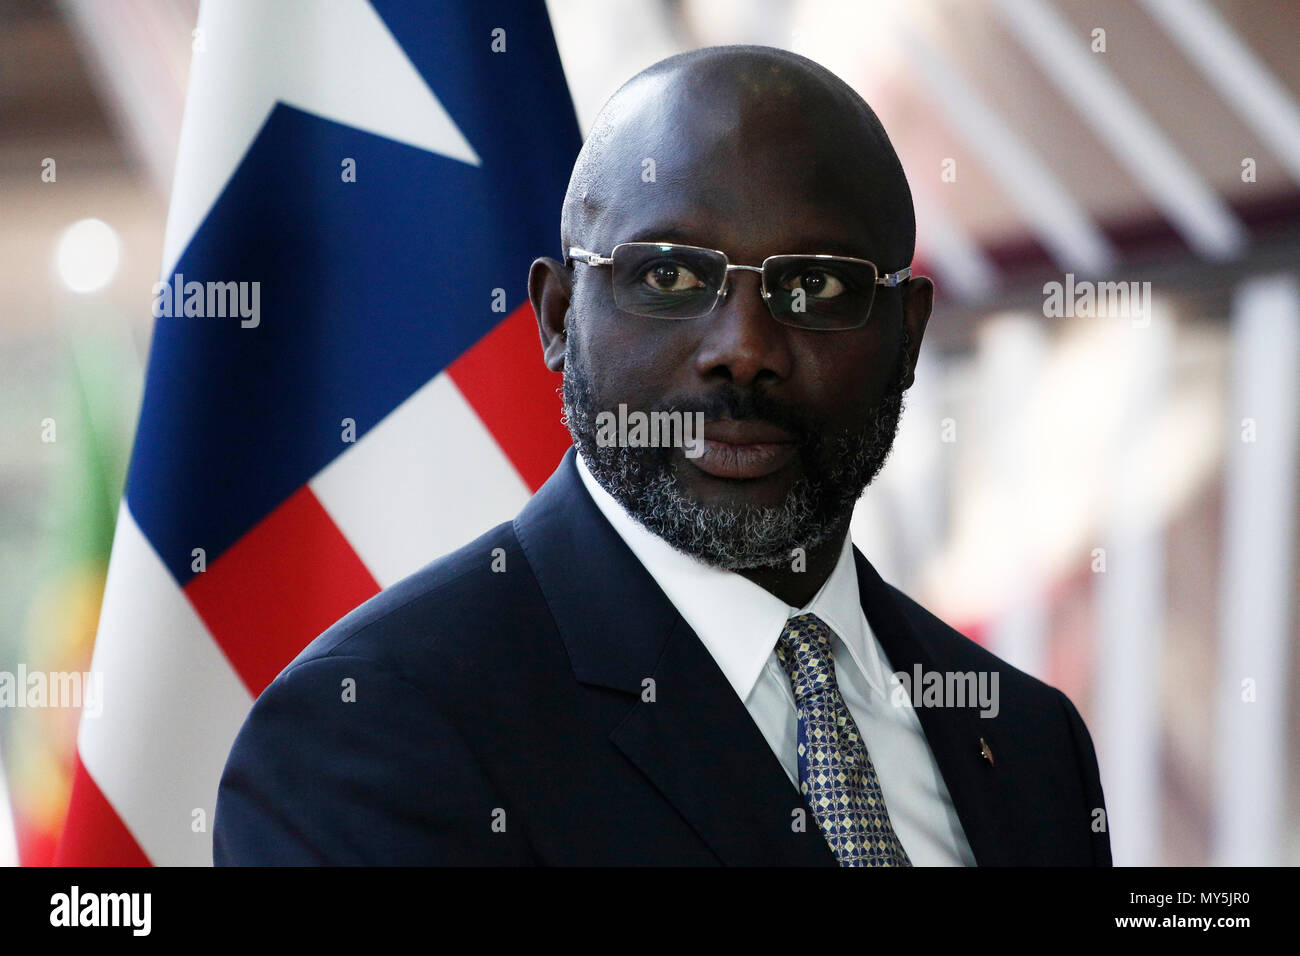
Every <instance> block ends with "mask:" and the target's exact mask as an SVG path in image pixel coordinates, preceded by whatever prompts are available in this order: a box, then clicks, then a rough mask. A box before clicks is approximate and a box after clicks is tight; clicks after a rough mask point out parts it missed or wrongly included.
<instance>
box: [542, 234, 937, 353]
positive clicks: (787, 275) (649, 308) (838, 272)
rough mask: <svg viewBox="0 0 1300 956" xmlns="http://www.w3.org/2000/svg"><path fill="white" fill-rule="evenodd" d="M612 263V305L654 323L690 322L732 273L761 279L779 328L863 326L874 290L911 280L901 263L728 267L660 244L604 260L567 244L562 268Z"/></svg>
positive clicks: (639, 245) (628, 245) (720, 258)
mask: <svg viewBox="0 0 1300 956" xmlns="http://www.w3.org/2000/svg"><path fill="white" fill-rule="evenodd" d="M571 261H576V262H581V263H583V264H584V265H587V266H612V267H613V276H614V303H615V304H616V305H617V306H618V307H619V308H620V309H622V310H623V311H624V312H630V313H632V314H633V315H648V316H653V317H654V318H658V319H696V318H699V317H700V316H704V315H708V314H709V313H710V312H712V311H713V310H714V309H715V308H717V306H718V303H719V302H721V301H722V300H724V299H725V298H726V297H727V291H728V282H727V279H728V277H729V276H730V274H731V272H732V270H733V269H743V270H745V271H747V272H757V273H758V274H759V275H760V276H762V293H763V301H765V302H766V303H767V307H768V310H769V311H771V313H772V317H773V318H774V319H776V320H777V321H778V322H780V323H781V324H782V325H790V326H794V327H795V328H799V329H817V330H821V331H837V330H841V329H856V328H860V327H861V326H863V325H864V324H866V321H867V316H868V315H870V314H871V304H872V302H873V300H874V299H875V296H876V287H877V286H882V285H883V286H885V287H887V288H891V289H892V288H894V287H896V286H897V285H899V284H900V283H901V282H904V281H906V280H907V279H910V278H911V276H912V267H911V266H908V267H906V268H904V269H900V270H899V271H897V272H891V273H889V274H888V275H883V276H882V275H880V270H878V269H877V268H876V265H875V263H873V262H868V261H867V260H866V259H854V258H851V257H849V256H827V255H791V256H768V257H767V258H766V259H764V260H763V264H762V265H761V266H738V265H732V264H731V263H730V262H729V261H728V260H727V256H726V254H725V253H722V252H719V251H718V250H717V249H704V248H701V247H700V246H682V245H677V244H675V243H665V242H621V243H619V244H618V245H616V246H615V247H614V249H613V251H611V252H610V254H609V256H607V257H606V256H602V255H599V254H597V253H594V252H588V251H587V250H586V249H579V248H578V247H577V246H573V247H571V248H570V249H569V254H568V256H566V257H565V260H564V264H565V266H566V267H570V268H571V266H570V262H571Z"/></svg>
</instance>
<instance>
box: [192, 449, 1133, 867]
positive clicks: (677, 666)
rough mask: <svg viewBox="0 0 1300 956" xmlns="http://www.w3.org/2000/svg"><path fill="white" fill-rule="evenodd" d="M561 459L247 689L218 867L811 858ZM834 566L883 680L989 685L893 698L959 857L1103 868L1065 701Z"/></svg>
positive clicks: (726, 691)
mask: <svg viewBox="0 0 1300 956" xmlns="http://www.w3.org/2000/svg"><path fill="white" fill-rule="evenodd" d="M574 454H575V453H574V451H573V449H570V450H569V451H568V452H567V453H566V455H565V457H564V460H563V461H562V462H561V464H560V466H559V468H558V469H557V470H556V472H555V474H554V475H552V476H551V478H550V479H549V480H548V481H547V482H546V484H545V485H544V486H543V487H542V488H541V489H540V490H539V491H538V492H537V494H536V495H535V496H534V497H533V498H532V500H531V501H530V502H529V503H528V505H527V506H526V507H525V508H524V509H523V511H521V512H520V514H519V516H518V517H517V518H516V519H515V520H514V521H512V522H507V523H505V524H501V525H499V526H497V527H495V528H493V529H492V530H490V531H489V532H487V533H486V534H484V535H483V536H482V537H480V538H478V539H477V540H476V541H473V542H471V543H470V544H468V545H466V546H465V547H463V548H461V549H460V550H458V551H456V552H454V553H452V554H449V555H447V556H446V557H443V558H440V559H439V560H437V561H434V562H433V563H432V564H430V565H428V566H427V567H425V568H424V569H423V570H421V571H418V572H417V573H415V574H413V575H412V576H410V577H408V578H407V579H405V580H404V581H401V582H400V583H398V584H396V585H394V586H392V587H390V588H388V589H386V590H384V591H383V592H382V593H381V594H379V595H376V596H375V597H374V598H373V599H371V600H370V601H367V602H366V603H365V604H363V605H362V606H361V607H359V608H357V609H356V610H355V611H353V612H352V613H350V614H348V615H347V616H346V617H344V618H343V619H342V620H340V621H339V622H338V623H336V624H335V625H334V626H333V627H331V628H330V629H329V630H328V631H326V632H325V633H324V634H322V635H321V636H320V637H318V638H317V639H316V640H315V641H313V642H312V643H311V644H310V645H309V646H308V647H307V648H306V649H305V650H304V651H303V652H302V653H301V654H300V655H299V656H298V657H297V658H296V659H295V660H294V661H293V662H292V663H291V664H290V665H289V666H288V667H287V668H286V669H285V670H284V671H283V672H282V673H281V674H280V675H279V676H278V677H277V678H276V679H275V681H274V682H273V683H272V684H271V685H270V686H269V687H267V689H266V690H265V691H264V692H263V693H262V695H261V696H260V697H259V698H258V699H257V702H256V704H255V705H254V706H253V709H252V711H251V713H250V714H249V716H248V719H247V721H246V722H245V724H244V726H243V729H242V730H241V731H240V733H239V736H238V738H237V739H236V741H235V744H234V748H233V749H232V751H231V753H230V758H229V760H228V762H227V764H226V768H225V772H224V774H223V776H222V779H221V786H220V791H219V795H218V800H217V809H216V816H215V822H214V834H213V855H214V859H215V862H216V863H217V864H219V865H220V864H237V865H244V864H506V865H513V864H571V865H584V864H588V865H625V864H680V865H697V864H704V865H709V864H713V865H716V864H741V865H744V864H754V865H762V864H777V865H806V866H834V865H836V860H835V858H834V856H833V855H832V853H831V851H830V849H829V848H828V847H827V845H826V843H825V841H824V840H823V839H822V837H821V834H820V831H819V830H818V828H817V825H816V823H815V821H814V819H813V818H812V816H811V814H804V815H802V816H803V817H804V819H805V820H806V823H807V826H806V827H803V828H801V827H799V826H796V825H794V821H796V820H797V819H798V818H799V816H801V815H800V814H798V813H797V812H796V811H799V810H803V809H805V807H806V805H805V804H804V802H803V798H802V797H801V796H800V794H799V793H798V792H797V791H796V790H795V789H794V788H793V787H792V786H791V784H790V780H789V778H788V777H787V776H786V774H785V772H784V770H783V769H782V767H781V764H780V763H779V762H778V760H777V759H776V757H775V756H774V755H773V753H772V751H771V749H770V748H769V746H768V744H767V741H766V739H765V738H764V737H763V735H762V733H761V732H760V730H759V729H758V727H757V726H756V725H755V724H754V721H753V720H752V719H751V718H750V716H749V713H748V712H747V711H746V710H745V706H744V704H743V703H742V702H741V701H740V699H739V698H738V697H737V696H736V693H735V691H734V690H733V689H732V687H731V685H730V684H728V683H727V679H726V678H725V677H724V676H723V674H722V672H721V670H719V668H718V666H717V664H716V663H715V662H714V660H713V658H712V657H711V656H710V655H709V652H708V651H707V650H706V649H705V647H704V645H703V644H702V643H701V642H700V640H699V638H698V637H696V635H695V633H694V632H693V631H692V630H691V628H690V627H689V626H688V625H687V624H686V622H685V621H684V620H683V618H682V616H681V615H680V614H679V613H678V612H677V610H676V608H675V607H674V606H673V605H672V603H671V602H670V601H669V600H668V598H667V597H666V596H665V595H664V593H663V592H662V591H661V590H660V589H659V586H658V585H657V584H656V583H655V581H654V579H653V578H652V577H651V576H650V575H649V573H648V572H647V571H646V570H645V569H644V568H643V567H642V565H641V564H640V562H639V561H638V560H637V559H636V557H635V556H634V555H633V554H632V552H631V551H630V550H629V549H628V548H627V546H626V545H625V544H624V543H623V540H622V539H621V538H620V537H619V536H618V534H617V533H616V532H615V531H614V529H613V528H612V527H611V526H610V524H609V522H608V521H606V519H605V517H604V516H603V515H602V514H601V513H600V511H599V509H598V508H597V507H596V505H595V502H593V501H592V499H591V497H590V495H589V494H588V493H587V491H586V489H585V488H584V487H583V486H582V482H581V479H580V477H579V475H578V473H577V469H576V467H575V464H574ZM497 549H500V550H499V551H498V550H497ZM494 557H495V558H496V559H497V560H496V562H495V563H496V565H497V567H498V568H499V567H500V566H501V560H502V559H503V560H504V570H503V571H500V570H496V571H494V570H493V564H494ZM854 557H855V559H856V561H857V573H858V581H859V586H860V589H861V593H862V607H863V610H864V612H865V613H866V617H867V620H868V622H869V623H870V625H871V628H872V631H873V632H874V633H875V635H876V637H877V638H878V639H879V641H880V643H881V646H882V647H883V648H884V650H885V653H886V655H887V656H888V658H889V661H890V663H891V664H892V666H893V668H894V669H895V670H896V671H906V672H907V673H909V674H910V673H913V669H914V666H915V665H917V664H919V665H921V667H922V669H923V672H929V671H937V672H947V671H963V672H966V671H971V672H976V673H978V672H981V671H985V672H993V671H996V672H998V674H999V690H1000V701H999V706H1000V709H999V712H998V713H997V715H996V717H991V718H984V717H981V716H980V713H979V708H978V706H972V707H969V708H964V709H963V708H952V707H949V708H933V707H929V708H927V707H918V708H917V716H918V717H919V719H920V722H921V726H922V728H923V729H924V731H925V735H926V738H927V740H928V741H929V745H930V748H931V749H932V751H933V752H934V756H935V758H936V760H937V762H938V765H939V768H940V770H941V772H942V774H943V779H944V782H945V783H946V784H947V787H948V791H949V793H950V794H951V795H952V800H953V804H954V806H955V808H956V811H957V815H958V817H959V819H960V820H961V824H962V827H963V829H964V830H965V833H966V838H967V840H968V841H969V843H970V847H971V850H972V851H973V852H974V854H975V859H976V861H977V862H978V864H979V865H981V866H999V865H1041V864H1065V865H1077V866H1092V865H1109V864H1110V862H1111V856H1110V843H1109V839H1108V837H1107V834H1106V832H1105V829H1104V809H1103V806H1104V805H1103V801H1102V791H1101V782H1100V780H1099V777H1098V772H1097V761H1096V756H1095V754H1094V752H1093V747H1092V741H1091V740H1090V738H1089V736H1088V731H1087V730H1086V728H1085V727H1084V724H1083V721H1082V720H1081V719H1080V717H1079V714H1078V712H1077V711H1076V710H1075V708H1074V706H1073V705H1072V704H1071V703H1070V701H1069V700H1068V699H1067V698H1066V697H1065V695H1064V694H1062V693H1061V692H1060V691H1058V690H1055V689H1053V688H1052V687H1049V686H1048V685H1046V684H1043V683H1042V682H1040V681H1038V680H1035V679H1034V678H1032V677H1029V676H1028V675H1026V674H1024V673H1022V672H1020V671H1018V670H1016V669H1014V668H1012V667H1011V666H1009V665H1008V664H1006V663H1004V662H1003V661H1001V660H999V659H998V658H996V657H994V656H993V655H992V654H990V653H989V652H988V651H986V650H984V649H983V648H981V647H980V646H979V645H977V644H975V643H974V642H972V641H970V640H968V639H967V638H965V637H963V636H962V635H961V634H959V633H958V632H957V631H955V630H953V629H952V628H950V627H948V626H947V625H946V624H944V623H943V622H942V621H940V620H939V619H938V618H936V617H934V616H933V615H931V614H930V613H928V612H927V611H925V610H924V609H923V608H921V607H920V606H919V605H918V604H916V603H915V602H914V601H912V600H911V599H910V598H908V597H907V596H906V595H904V594H903V593H902V592H900V591H898V590H897V589H895V588H894V587H892V586H890V585H888V584H886V583H885V582H884V581H883V580H881V578H880V576H879V575H878V574H877V573H876V571H875V569H874V568H872V566H871V565H870V564H869V563H868V562H867V560H866V558H864V557H863V556H862V554H861V553H860V552H858V551H857V550H856V549H855V551H854ZM647 678H652V679H653V681H654V685H653V687H654V693H653V700H647V699H643V698H645V697H650V696H651V695H649V694H643V690H644V688H645V687H646V686H647V685H646V684H645V683H644V682H645V681H646V680H647ZM349 689H350V692H349ZM349 697H354V698H355V699H352V700H349V699H347V698H349ZM981 740H982V741H983V743H984V744H986V745H987V747H988V749H989V751H990V752H991V753H992V754H993V762H992V763H990V762H989V761H988V760H987V759H986V758H985V757H984V756H982V753H981V751H982V745H981ZM868 746H870V741H868ZM1094 821H1097V822H1094Z"/></svg>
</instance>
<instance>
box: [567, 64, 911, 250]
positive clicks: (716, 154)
mask: <svg viewBox="0 0 1300 956" xmlns="http://www.w3.org/2000/svg"><path fill="white" fill-rule="evenodd" d="M651 211H653V212H655V213H657V215H648V213H649V212H651ZM651 220H653V221H654V223H655V225H656V226H659V227H660V229H659V231H658V233H656V234H655V235H633V233H634V232H636V224H641V225H647V226H648V225H650V221H651ZM777 223H786V224H788V227H787V228H786V229H785V231H782V229H781V227H780V226H779V225H776V224H777ZM819 224H821V225H819ZM669 225H671V226H673V227H674V228H673V232H674V234H673V235H667V234H664V228H665V227H667V226H669ZM822 227H824V231H821V230H822ZM652 231H653V230H652ZM760 235H762V236H765V237H766V238H767V239H768V240H770V241H776V242H778V243H780V242H785V243H786V244H787V245H786V246H784V247H782V248H765V249H759V248H743V249H742V248H737V245H739V246H741V247H743V246H745V242H746V239H747V237H751V236H752V237H755V238H757V237H758V236H760ZM915 237H916V224H915V219H914V214H913V209H912V198H911V192H910V191H909V189H908V186H907V179H906V177H905V176H904V174H903V170H902V166H901V165H900V164H899V161H898V156H897V154H896V153H895V152H894V148H893V146H892V145H891V144H890V142H889V137H888V136H887V135H886V134H885V131H884V128H883V127H882V126H881V124H880V121H879V119H877V117H876V115H875V113H874V112H872V110H871V108H870V107H869V106H868V105H867V104H866V102H865V101H864V100H863V99H862V97H860V96H859V95H858V94H857V93H856V92H855V91H854V90H853V89H852V88H851V87H849V86H848V84H846V83H845V82H844V81H843V80H841V79H840V78H839V77H837V76H836V75H835V74H833V73H831V72H830V71H829V70H827V69H826V68H825V67H822V66H820V65H819V64H817V63H814V62H813V61H812V60H809V59H807V58H806V57H802V56H799V55H798V54H795V53H790V52H788V51H785V50H779V49H775V48H772V47H762V46H722V47H706V48H704V49H699V50H692V51H690V52H687V53H682V54H679V55H677V56H673V57H669V58H668V59H666V60H662V61H660V62H659V63H656V64H654V65H653V66H651V67H650V68H648V69H646V70H644V71H643V72H641V73H638V74H637V75H636V76H634V77H633V78H632V79H630V80H628V82H626V83H625V84H623V86H622V87H620V88H619V89H618V91H617V92H616V93H615V94H614V95H613V96H612V97H610V99H609V101H608V102H607V103H606V104H605V105H604V107H603V108H602V109H601V111H600V113H599V115H598V116H597V117H596V121H595V123H594V124H593V127H592V130H591V133H590V135H589V136H588V138H587V140H586V142H585V143H584V145H583V147H582V150H581V152H580V153H579V155H578V159H577V161H576V163H575V164H574V169H573V175H572V177H571V179H570V181H569V188H568V191H567V193H566V195H565V202H564V209H563V212H562V219H561V241H562V243H563V246H564V248H565V250H566V251H567V249H568V248H569V247H570V246H574V245H576V246H582V247H584V248H587V249H592V250H595V251H599V252H600V253H602V254H608V252H609V249H610V248H611V246H612V245H614V244H615V243H617V242H622V241H631V240H632V239H635V238H641V239H665V240H667V239H670V238H672V239H677V240H678V241H687V242H690V241H693V242H694V244H697V245H709V246H711V247H714V248H721V249H723V251H725V252H727V253H728V254H729V255H730V256H731V257H732V261H738V262H757V261H759V260H761V259H762V258H763V257H765V256H767V255H772V254H777V253H788V252H829V253H838V254H842V255H856V256H859V257H862V258H869V259H872V260H873V261H875V262H876V263H877V265H879V266H880V267H881V268H882V270H883V271H891V270H894V269H898V268H901V267H903V266H905V265H908V264H909V263H910V262H911V261H912V255H913V250H914V245H915ZM724 242H726V243H727V244H725V245H724V244H722V243H724ZM789 243H795V244H796V245H789ZM809 244H813V245H816V246H817V248H812V247H811V246H810V245H809ZM832 246H835V247H836V248H832ZM747 256H748V257H749V258H747ZM754 256H757V258H753V257H754Z"/></svg>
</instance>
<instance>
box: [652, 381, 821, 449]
mask: <svg viewBox="0 0 1300 956" xmlns="http://www.w3.org/2000/svg"><path fill="white" fill-rule="evenodd" d="M653 411H664V412H673V411H676V412H684V413H686V414H690V415H694V414H695V413H697V412H701V413H703V415H704V419H705V421H713V420H715V419H719V418H732V419H735V420H736V421H746V420H750V421H762V422H767V423H768V424H771V425H775V426H777V427H778V428H782V429H784V430H785V431H788V432H789V433H790V434H792V435H794V436H795V437H796V438H797V439H798V440H799V442H800V443H801V444H808V443H809V442H811V441H814V440H815V438H816V436H817V435H819V434H820V433H819V431H818V426H819V422H818V421H817V420H816V418H815V417H814V416H812V415H810V414H808V413H807V412H806V411H804V410H803V409H801V408H799V407H798V406H796V405H792V404H790V403H788V402H783V401H780V400H778V399H774V398H773V397H772V396H771V395H769V394H767V393H766V392H762V391H758V390H756V389H752V388H740V387H738V386H736V385H730V384H727V385H719V386H718V387H716V388H715V389H713V390H712V391H710V392H707V393H705V394H703V395H699V394H694V395H675V396H674V395H670V396H668V397H667V398H665V399H663V400H661V401H660V402H659V403H658V407H657V408H655V409H653Z"/></svg>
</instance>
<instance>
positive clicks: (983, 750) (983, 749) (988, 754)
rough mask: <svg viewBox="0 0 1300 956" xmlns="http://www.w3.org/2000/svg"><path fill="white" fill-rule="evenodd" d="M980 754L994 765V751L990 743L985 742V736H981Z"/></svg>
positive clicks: (990, 764)
mask: <svg viewBox="0 0 1300 956" xmlns="http://www.w3.org/2000/svg"><path fill="white" fill-rule="evenodd" d="M980 756H981V757H983V758H984V759H985V760H987V761H988V762H989V766H990V767H992V766H993V765H994V764H993V751H992V750H990V749H989V745H988V744H986V743H985V742H984V738H983V737H981V738H980Z"/></svg>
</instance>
